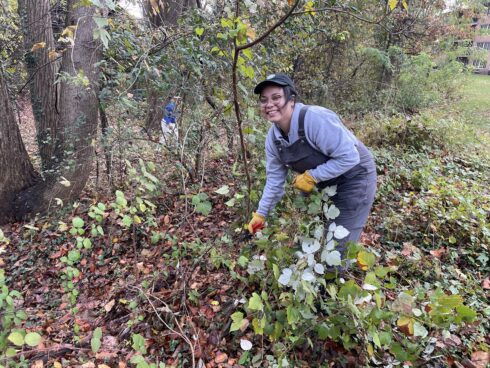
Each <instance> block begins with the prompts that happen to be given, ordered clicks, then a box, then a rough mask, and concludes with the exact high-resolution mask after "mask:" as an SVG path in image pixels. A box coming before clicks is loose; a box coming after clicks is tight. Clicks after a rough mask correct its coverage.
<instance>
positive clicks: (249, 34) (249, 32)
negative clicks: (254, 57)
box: [247, 27, 256, 41]
mask: <svg viewBox="0 0 490 368" xmlns="http://www.w3.org/2000/svg"><path fill="white" fill-rule="evenodd" d="M247 37H248V38H249V39H250V40H251V41H253V40H255V37H256V34H255V29H253V28H251V27H249V28H247Z"/></svg>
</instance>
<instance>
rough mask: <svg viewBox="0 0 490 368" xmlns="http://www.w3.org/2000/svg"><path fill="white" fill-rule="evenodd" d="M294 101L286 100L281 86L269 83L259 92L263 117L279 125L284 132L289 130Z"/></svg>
mask: <svg viewBox="0 0 490 368" xmlns="http://www.w3.org/2000/svg"><path fill="white" fill-rule="evenodd" d="M293 108H294V101H293V100H290V101H286V97H285V96H284V90H283V88H282V87H279V86H274V85H270V86H267V87H265V88H264V89H263V91H262V93H261V94H260V112H261V114H262V116H263V117H264V118H266V119H267V120H269V121H270V122H272V123H276V124H277V125H279V128H281V129H282V130H283V131H284V132H285V133H288V132H289V126H290V124H291V116H292V115H293Z"/></svg>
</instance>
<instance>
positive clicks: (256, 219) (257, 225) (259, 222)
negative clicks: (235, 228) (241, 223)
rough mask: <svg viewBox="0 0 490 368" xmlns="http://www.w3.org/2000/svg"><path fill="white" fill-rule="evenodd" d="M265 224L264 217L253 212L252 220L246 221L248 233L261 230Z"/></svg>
mask: <svg viewBox="0 0 490 368" xmlns="http://www.w3.org/2000/svg"><path fill="white" fill-rule="evenodd" d="M264 226H265V217H264V216H262V215H259V214H258V213H256V212H254V214H253V217H252V220H251V221H250V222H249V223H248V227H247V229H248V231H249V232H250V234H252V235H253V234H255V233H256V232H257V231H259V230H262V229H263V228H264Z"/></svg>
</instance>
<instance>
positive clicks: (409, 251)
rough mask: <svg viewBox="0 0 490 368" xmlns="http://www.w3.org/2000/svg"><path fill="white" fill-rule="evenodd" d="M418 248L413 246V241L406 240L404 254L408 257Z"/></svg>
mask: <svg viewBox="0 0 490 368" xmlns="http://www.w3.org/2000/svg"><path fill="white" fill-rule="evenodd" d="M416 250H417V247H415V246H413V245H412V244H411V243H408V242H405V243H403V249H402V255H404V256H405V257H408V256H410V255H412V253H413V252H414V251H416Z"/></svg>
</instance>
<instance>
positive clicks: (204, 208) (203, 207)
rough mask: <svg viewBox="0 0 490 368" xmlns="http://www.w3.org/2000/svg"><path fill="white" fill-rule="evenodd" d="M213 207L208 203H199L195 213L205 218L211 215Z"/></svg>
mask: <svg viewBox="0 0 490 368" xmlns="http://www.w3.org/2000/svg"><path fill="white" fill-rule="evenodd" d="M212 209H213V206H212V205H211V203H210V202H201V203H199V204H198V205H197V206H196V211H197V212H199V213H201V214H203V215H204V216H207V215H209V214H210V213H211V210H212Z"/></svg>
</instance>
